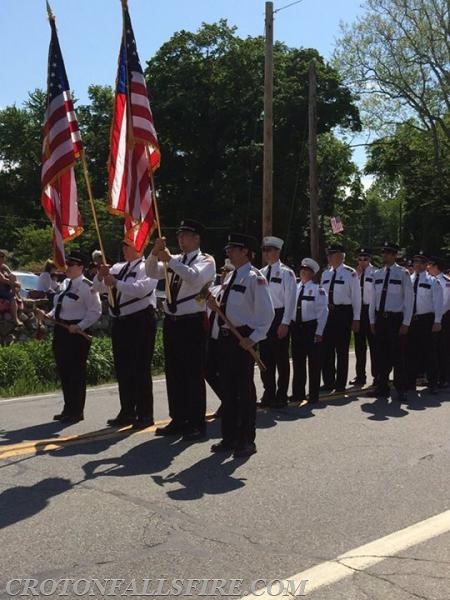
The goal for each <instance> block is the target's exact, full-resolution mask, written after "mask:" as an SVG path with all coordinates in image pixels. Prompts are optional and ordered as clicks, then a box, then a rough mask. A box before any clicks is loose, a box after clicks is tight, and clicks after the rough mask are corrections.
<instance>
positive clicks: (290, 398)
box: [288, 393, 306, 404]
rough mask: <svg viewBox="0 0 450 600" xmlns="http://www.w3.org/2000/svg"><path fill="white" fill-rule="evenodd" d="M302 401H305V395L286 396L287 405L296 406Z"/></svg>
mask: <svg viewBox="0 0 450 600" xmlns="http://www.w3.org/2000/svg"><path fill="white" fill-rule="evenodd" d="M303 400H306V394H305V393H303V394H297V396H288V403H289V404H298V403H299V402H302V401H303Z"/></svg>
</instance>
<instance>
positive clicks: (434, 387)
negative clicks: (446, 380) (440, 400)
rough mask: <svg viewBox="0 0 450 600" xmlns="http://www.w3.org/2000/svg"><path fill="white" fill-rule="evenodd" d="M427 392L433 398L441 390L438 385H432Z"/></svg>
mask: <svg viewBox="0 0 450 600" xmlns="http://www.w3.org/2000/svg"><path fill="white" fill-rule="evenodd" d="M427 392H428V394H431V395H432V396H436V395H437V394H438V393H439V390H438V388H437V386H436V385H430V386H429V387H428V389H427Z"/></svg>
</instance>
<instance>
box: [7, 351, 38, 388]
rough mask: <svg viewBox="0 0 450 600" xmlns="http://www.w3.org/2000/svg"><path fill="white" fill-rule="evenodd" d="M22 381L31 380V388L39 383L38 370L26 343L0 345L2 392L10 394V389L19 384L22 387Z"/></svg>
mask: <svg viewBox="0 0 450 600" xmlns="http://www.w3.org/2000/svg"><path fill="white" fill-rule="evenodd" d="M19 382H20V384H19ZM22 382H24V383H26V382H29V386H30V387H31V389H34V388H35V387H36V385H37V384H38V378H37V375H36V370H35V367H34V364H33V361H32V358H31V355H30V354H29V353H28V351H27V349H26V345H25V344H24V345H19V344H13V345H11V346H2V347H0V393H1V394H2V395H8V390H11V389H15V388H17V387H18V386H20V389H22V388H23V384H22Z"/></svg>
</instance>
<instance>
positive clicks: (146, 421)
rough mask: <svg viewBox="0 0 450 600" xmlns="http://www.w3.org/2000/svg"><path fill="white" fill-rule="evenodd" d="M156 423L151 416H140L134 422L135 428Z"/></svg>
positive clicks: (142, 427) (143, 427)
mask: <svg viewBox="0 0 450 600" xmlns="http://www.w3.org/2000/svg"><path fill="white" fill-rule="evenodd" d="M154 424H155V421H154V420H153V419H150V418H149V417H141V418H139V417H138V418H137V419H136V421H135V422H134V423H133V429H146V428H147V427H151V426H152V425H154Z"/></svg>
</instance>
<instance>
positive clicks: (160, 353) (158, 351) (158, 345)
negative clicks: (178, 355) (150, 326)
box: [152, 328, 164, 375]
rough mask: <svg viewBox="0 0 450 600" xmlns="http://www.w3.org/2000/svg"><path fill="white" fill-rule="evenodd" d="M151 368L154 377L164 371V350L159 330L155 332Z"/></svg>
mask: <svg viewBox="0 0 450 600" xmlns="http://www.w3.org/2000/svg"><path fill="white" fill-rule="evenodd" d="M152 366H153V368H152V372H153V373H154V374H155V375H157V374H158V373H162V372H163V371H164V348H163V341H162V330H161V329H159V328H158V329H157V331H156V341H155V351H154V353H153V365H152Z"/></svg>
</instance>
